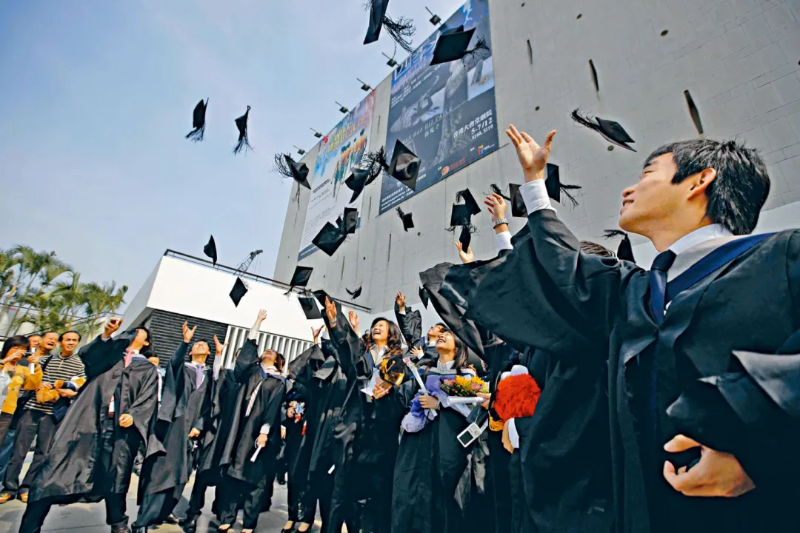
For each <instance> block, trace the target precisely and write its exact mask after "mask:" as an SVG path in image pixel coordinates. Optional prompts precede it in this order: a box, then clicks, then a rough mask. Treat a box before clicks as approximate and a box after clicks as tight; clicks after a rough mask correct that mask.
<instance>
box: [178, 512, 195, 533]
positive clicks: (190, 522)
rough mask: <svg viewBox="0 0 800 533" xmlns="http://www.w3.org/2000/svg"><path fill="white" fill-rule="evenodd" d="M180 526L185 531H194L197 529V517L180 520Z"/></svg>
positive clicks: (188, 532)
mask: <svg viewBox="0 0 800 533" xmlns="http://www.w3.org/2000/svg"><path fill="white" fill-rule="evenodd" d="M180 526H181V528H183V530H184V531H185V532H186V533H195V531H197V517H196V516H195V517H193V518H187V519H186V520H181V524H180Z"/></svg>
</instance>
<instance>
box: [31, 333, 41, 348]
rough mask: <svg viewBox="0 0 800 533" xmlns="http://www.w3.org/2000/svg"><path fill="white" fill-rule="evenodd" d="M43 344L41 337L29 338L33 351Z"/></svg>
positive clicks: (32, 336)
mask: <svg viewBox="0 0 800 533" xmlns="http://www.w3.org/2000/svg"><path fill="white" fill-rule="evenodd" d="M41 342H42V336H41V335H31V336H30V337H28V348H29V349H30V350H33V349H34V348H38V347H39V344H40V343H41Z"/></svg>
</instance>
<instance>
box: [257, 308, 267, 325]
mask: <svg viewBox="0 0 800 533" xmlns="http://www.w3.org/2000/svg"><path fill="white" fill-rule="evenodd" d="M266 319H267V311H266V309H261V310H260V311H259V312H258V317H257V318H256V322H258V323H259V324H261V323H262V322H264V321H265V320H266Z"/></svg>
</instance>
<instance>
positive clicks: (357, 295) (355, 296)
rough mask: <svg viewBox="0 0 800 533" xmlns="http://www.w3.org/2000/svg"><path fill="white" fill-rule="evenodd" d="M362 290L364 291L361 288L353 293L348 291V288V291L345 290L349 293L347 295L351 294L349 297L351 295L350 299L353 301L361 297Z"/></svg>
mask: <svg viewBox="0 0 800 533" xmlns="http://www.w3.org/2000/svg"><path fill="white" fill-rule="evenodd" d="M361 289H362V288H361V287H359V288H357V289H356V290H354V291H351V290H350V289H347V288H346V289H345V291H347V294H349V295H350V297H351V298H352V299H353V300H355V299H357V298H358V297H359V296H361Z"/></svg>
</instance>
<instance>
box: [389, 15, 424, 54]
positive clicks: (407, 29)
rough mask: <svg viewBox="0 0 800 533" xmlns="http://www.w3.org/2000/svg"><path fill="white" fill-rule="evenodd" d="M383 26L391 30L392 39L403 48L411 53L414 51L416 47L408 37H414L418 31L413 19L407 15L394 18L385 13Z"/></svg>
mask: <svg viewBox="0 0 800 533" xmlns="http://www.w3.org/2000/svg"><path fill="white" fill-rule="evenodd" d="M383 27H384V28H386V31H387V32H389V35H390V36H391V37H392V40H393V41H394V42H396V43H397V44H399V45H400V47H401V48H402V49H403V50H405V51H406V52H408V53H409V54H410V53H412V52H413V51H414V48H413V47H412V46H411V41H410V40H409V39H408V38H409V37H413V36H414V34H415V33H416V32H417V29H416V28H415V27H414V21H413V20H411V19H407V18H405V17H400V18H399V19H397V20H393V19H392V18H390V17H389V16H388V15H385V16H384V17H383Z"/></svg>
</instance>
